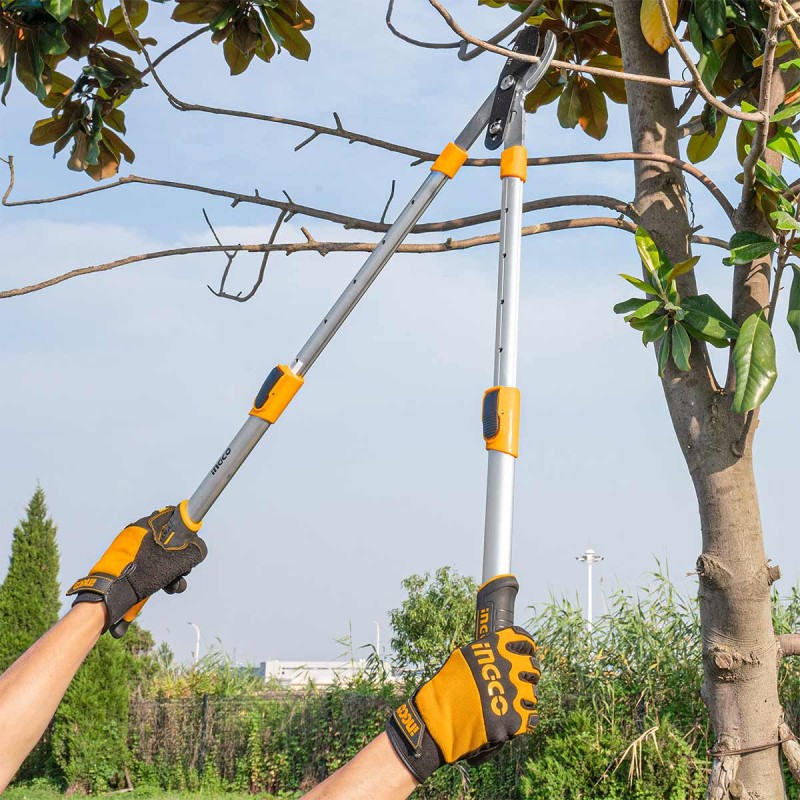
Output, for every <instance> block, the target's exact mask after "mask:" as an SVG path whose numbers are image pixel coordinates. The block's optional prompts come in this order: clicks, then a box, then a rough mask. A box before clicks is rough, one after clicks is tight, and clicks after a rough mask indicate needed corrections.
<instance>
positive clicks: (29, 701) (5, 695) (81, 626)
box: [0, 603, 106, 791]
mask: <svg viewBox="0 0 800 800" xmlns="http://www.w3.org/2000/svg"><path fill="white" fill-rule="evenodd" d="M105 619H106V612H105V607H104V605H103V604H102V603H81V604H79V605H77V606H76V607H75V608H73V609H72V610H71V611H69V612H68V613H67V614H66V615H65V616H64V617H63V618H62V619H61V620H60V621H59V622H58V623H56V625H54V626H53V627H52V628H51V629H50V630H49V631H48V632H47V633H46V634H45V635H44V636H42V638H41V639H39V640H38V641H37V642H36V643H35V644H33V645H32V646H31V647H30V648H29V649H28V650H27V651H26V652H25V653H23V654H22V655H21V656H20V657H19V658H18V659H17V660H16V661H15V662H14V663H13V664H12V665H11V666H10V667H9V668H8V669H7V670H6V671H5V672H4V673H3V674H2V676H0V791H3V790H4V789H5V788H6V786H7V785H8V783H9V782H10V781H11V779H12V778H13V777H14V773H15V772H16V771H17V769H18V768H19V766H20V764H21V763H22V762H23V761H24V760H25V757H26V756H27V755H28V753H29V752H30V751H31V750H32V749H33V747H34V746H35V745H36V742H38V741H39V738H40V737H41V735H42V734H43V733H44V731H45V729H46V728H47V725H48V724H49V722H50V720H51V719H52V718H53V714H54V713H55V710H56V708H57V707H58V704H59V703H60V702H61V698H62V697H63V696H64V692H66V691H67V687H68V686H69V684H70V681H71V680H72V678H73V677H74V675H75V673H76V672H77V671H78V667H80V665H81V664H82V663H83V660H84V659H85V658H86V655H87V654H88V653H89V651H90V650H91V649H92V647H94V645H95V643H96V642H97V640H98V638H99V637H100V634H101V633H102V631H103V627H104V625H105Z"/></svg>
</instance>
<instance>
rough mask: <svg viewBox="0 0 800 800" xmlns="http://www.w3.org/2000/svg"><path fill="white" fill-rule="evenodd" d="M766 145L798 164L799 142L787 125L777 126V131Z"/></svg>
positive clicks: (799, 154)
mask: <svg viewBox="0 0 800 800" xmlns="http://www.w3.org/2000/svg"><path fill="white" fill-rule="evenodd" d="M767 147H769V149H770V150H774V151H775V152H776V153H780V154H781V155H784V156H786V158H788V159H789V160H790V161H794V163H795V164H800V142H798V141H797V137H796V136H795V135H794V133H793V132H792V129H791V128H790V127H789V126H788V125H779V126H778V132H777V133H776V134H775V135H774V136H773V137H772V138H771V139H770V140H769V141H768V142H767Z"/></svg>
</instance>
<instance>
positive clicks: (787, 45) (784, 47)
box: [753, 39, 794, 67]
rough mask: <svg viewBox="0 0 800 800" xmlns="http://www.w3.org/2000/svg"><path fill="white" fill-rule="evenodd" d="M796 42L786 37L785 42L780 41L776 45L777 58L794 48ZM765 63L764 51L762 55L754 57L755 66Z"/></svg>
mask: <svg viewBox="0 0 800 800" xmlns="http://www.w3.org/2000/svg"><path fill="white" fill-rule="evenodd" d="M793 47H794V44H793V43H792V42H791V41H790V40H789V39H786V40H785V41H783V42H778V44H777V46H776V47H775V58H776V59H778V58H780V57H781V56H784V55H786V53H788V52H789V51H790V50H791V49H792V48H793ZM763 65H764V54H763V53H762V54H761V55H760V56H756V57H755V58H754V59H753V66H754V67H762V66H763Z"/></svg>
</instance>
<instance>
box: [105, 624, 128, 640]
mask: <svg viewBox="0 0 800 800" xmlns="http://www.w3.org/2000/svg"><path fill="white" fill-rule="evenodd" d="M129 626H130V622H126V621H125V620H124V619H121V620H120V621H119V622H118V623H117V624H116V625H112V626H111V627H110V628H109V629H108V632H109V633H110V634H111V635H112V636H113V637H114V638H115V639H121V638H122V637H123V636H124V635H125V634H126V633H127V631H128V627H129Z"/></svg>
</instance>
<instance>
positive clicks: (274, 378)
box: [253, 367, 283, 408]
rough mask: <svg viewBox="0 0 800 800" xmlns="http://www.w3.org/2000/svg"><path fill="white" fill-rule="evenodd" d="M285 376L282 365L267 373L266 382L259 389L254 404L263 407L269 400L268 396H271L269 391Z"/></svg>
mask: <svg viewBox="0 0 800 800" xmlns="http://www.w3.org/2000/svg"><path fill="white" fill-rule="evenodd" d="M282 377H283V370H282V369H281V368H280V367H275V368H274V369H273V370H272V372H270V373H269V375H267V379H266V380H265V381H264V383H262V384H261V388H260V389H259V390H258V394H257V395H256V399H255V401H254V402H253V405H254V406H255V407H256V408H261V406H263V405H264V403H266V402H267V398H268V397H269V393H270V392H271V391H272V390H273V389H274V388H275V384H276V383H277V382H278V381H279V380H280V379H281V378H282Z"/></svg>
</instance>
